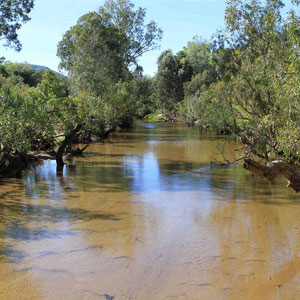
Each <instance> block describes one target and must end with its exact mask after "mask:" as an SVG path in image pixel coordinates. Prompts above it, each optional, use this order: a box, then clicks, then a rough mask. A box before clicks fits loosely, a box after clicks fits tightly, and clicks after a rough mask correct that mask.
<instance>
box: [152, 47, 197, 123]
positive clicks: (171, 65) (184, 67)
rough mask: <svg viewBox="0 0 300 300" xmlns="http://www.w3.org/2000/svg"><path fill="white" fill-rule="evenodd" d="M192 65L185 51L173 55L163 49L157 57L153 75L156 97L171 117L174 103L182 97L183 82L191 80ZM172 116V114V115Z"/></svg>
mask: <svg viewBox="0 0 300 300" xmlns="http://www.w3.org/2000/svg"><path fill="white" fill-rule="evenodd" d="M192 75H193V70H192V67H191V65H190V63H189V60H188V59H187V54H186V52H185V51H179V52H178V53H177V54H176V55H173V53H172V51H171V50H167V51H164V52H163V53H162V54H161V55H160V56H159V58H158V71H157V74H156V76H155V84H156V92H157V98H158V101H159V102H160V106H161V108H162V109H163V110H164V112H165V113H166V114H167V115H169V116H170V117H171V115H173V114H174V112H175V110H176V105H177V104H178V103H180V102H182V100H183V98H184V84H185V83H186V82H188V81H190V80H191V78H192ZM172 117H173V116H172Z"/></svg>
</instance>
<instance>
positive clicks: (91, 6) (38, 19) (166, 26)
mask: <svg viewBox="0 0 300 300" xmlns="http://www.w3.org/2000/svg"><path fill="white" fill-rule="evenodd" d="M132 2H133V3H134V4H135V7H143V8H146V9H147V14H146V21H147V20H148V21H150V20H153V21H155V22H157V23H158V25H159V27H160V28H161V29H162V30H163V32H164V36H163V40H162V41H161V43H160V45H161V48H160V50H155V51H151V52H148V53H146V54H144V56H143V57H142V58H141V59H140V61H139V62H140V64H141V65H142V66H143V68H144V73H145V74H148V75H154V73H155V72H156V70H157V64H156V61H157V58H158V56H159V54H160V53H161V52H162V51H163V50H166V49H172V50H173V52H174V53H176V52H178V51H179V50H181V49H182V48H183V47H184V46H185V45H186V44H187V42H188V41H191V40H192V38H193V37H194V36H195V35H199V36H202V37H203V38H205V39H210V37H211V36H212V34H213V33H215V32H216V30H217V29H220V28H222V27H224V10H225V0H184V1H183V0H147V1H146V0H133V1H132ZM103 3H104V0H83V1H82V0H51V1H49V0H48V1H47V0H36V1H35V7H34V9H33V11H32V12H31V14H30V17H31V21H29V22H28V23H26V24H24V25H23V26H22V28H21V30H20V31H19V38H20V41H21V43H22V45H23V49H22V51H21V52H19V53H17V52H15V51H13V50H12V49H5V48H4V47H3V46H2V45H1V46H0V47H1V53H0V56H4V57H6V59H7V60H10V61H12V62H28V63H33V64H38V65H44V66H47V67H49V68H51V69H53V70H57V69H58V64H59V59H58V58H57V57H56V47H57V44H58V42H59V41H60V40H61V38H62V36H63V34H64V32H66V31H67V30H68V29H69V28H70V27H71V26H73V25H75V24H76V22H77V20H78V18H79V17H80V16H82V15H83V14H85V13H88V12H90V11H94V10H97V9H98V8H99V7H100V6H101V5H103Z"/></svg>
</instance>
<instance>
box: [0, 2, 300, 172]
mask: <svg viewBox="0 0 300 300" xmlns="http://www.w3.org/2000/svg"><path fill="white" fill-rule="evenodd" d="M14 3H17V2H14ZM25 3H27V5H28V6H24V5H25ZM292 3H293V4H294V7H299V1H295V0H294V1H292ZM19 4H20V5H21V8H20V10H18V13H19V17H20V18H21V20H23V21H27V20H28V17H27V14H28V13H29V11H30V9H31V8H32V5H33V2H32V1H24V2H22V1H19ZM1 5H4V4H1ZM283 6H284V5H283V4H282V2H281V1H279V0H265V1H263V2H262V1H258V0H251V1H250V0H249V1H242V0H228V1H227V8H226V14H225V20H226V29H225V30H224V31H219V32H217V33H216V35H215V37H214V38H213V40H212V41H210V42H208V41H206V40H203V39H201V38H199V37H195V38H194V40H192V41H191V42H189V43H188V44H187V46H186V47H184V48H183V49H182V50H181V51H179V52H178V53H176V54H174V53H173V52H172V51H171V50H167V51H164V52H162V54H161V55H160V56H159V58H158V70H157V73H156V75H155V76H154V77H153V78H150V77H145V76H143V75H142V68H141V67H140V66H139V65H138V58H139V57H140V56H141V55H142V54H143V53H144V52H146V51H149V50H152V49H155V48H157V42H158V41H159V40H160V39H161V37H162V31H161V30H160V29H159V28H158V26H157V24H156V23H155V22H153V21H151V22H149V23H148V24H145V13H146V11H145V9H142V8H138V9H136V10H135V8H134V5H133V4H132V3H131V2H130V1H129V0H108V1H106V2H105V4H104V5H103V6H102V7H100V8H99V10H98V11H96V12H91V13H88V14H86V15H84V16H82V17H81V18H80V19H79V20H78V22H77V24H76V25H75V26H73V27H71V28H70V30H69V31H67V32H66V33H65V35H64V36H63V38H62V41H61V42H60V43H59V45H58V52H57V54H58V56H59V58H60V59H61V63H60V67H61V68H62V69H64V70H66V71H67V73H68V78H63V77H62V76H57V74H54V73H52V72H50V71H46V72H42V71H40V72H37V71H35V70H33V69H32V68H31V67H30V66H29V65H26V64H11V63H7V62H3V61H1V64H0V102H1V103H0V141H1V151H0V153H1V156H2V161H1V158H0V168H1V164H2V163H3V159H4V158H7V157H9V156H13V155H16V154H20V155H23V154H25V153H26V152H27V151H28V150H29V149H42V148H47V147H48V148H52V147H54V145H55V142H56V137H57V136H60V135H63V134H65V133H66V132H67V131H68V130H70V128H73V127H74V126H76V124H79V123H83V122H84V123H85V126H84V129H83V138H84V139H85V140H90V139H92V138H94V137H103V136H106V135H108V134H109V133H110V132H111V131H113V130H114V129H115V128H117V127H118V126H121V127H125V126H130V124H131V122H132V120H133V118H134V117H137V118H143V117H145V116H146V115H148V114H152V116H153V115H154V114H156V115H157V116H159V118H163V119H167V120H171V121H173V120H181V121H184V122H186V123H187V124H189V125H196V126H198V127H201V128H206V129H209V130H212V131H213V132H217V133H225V134H231V135H232V136H234V137H236V138H239V140H240V141H241V142H242V143H244V145H245V146H246V150H247V151H248V153H249V154H255V155H256V156H258V157H262V158H267V159H269V158H274V157H279V156H281V157H284V158H286V159H287V160H289V161H297V162H299V159H300V91H299V86H300V74H299V71H300V60H299V50H300V49H299V45H300V32H299V28H300V22H299V14H297V13H296V12H295V11H293V10H291V11H290V12H289V13H288V14H287V17H286V18H283V17H282V9H283ZM4 12H6V15H4ZM16 13H17V12H16V11H14V6H11V7H10V8H8V7H6V10H5V9H4V10H3V14H2V19H3V20H4V21H1V18H0V22H4V23H1V24H6V25H7V26H10V25H13V22H17V24H15V27H11V28H12V29H11V30H12V31H11V32H14V28H15V29H18V28H19V25H18V24H19V23H18V15H16ZM1 24H0V25H1ZM6 25H1V26H2V27H1V28H2V29H1V30H2V31H0V34H1V37H2V38H5V39H7V41H8V42H10V43H15V46H16V48H17V50H18V49H19V43H18V41H17V39H16V38H17V37H16V35H10V34H9V31H5V30H4V29H3V28H5V26H6ZM7 30H9V29H7Z"/></svg>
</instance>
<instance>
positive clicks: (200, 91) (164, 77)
mask: <svg viewBox="0 0 300 300" xmlns="http://www.w3.org/2000/svg"><path fill="white" fill-rule="evenodd" d="M293 3H294V4H295V6H299V2H298V1H293ZM283 7H284V5H283V3H282V2H281V1H277V0H268V1H264V3H261V2H260V1H256V0H252V1H242V0H230V1H227V9H226V15H225V19H226V30H225V31H224V32H218V33H217V34H216V37H215V38H214V40H213V41H212V42H211V43H207V42H205V41H201V40H199V39H195V40H194V41H193V42H190V43H189V44H188V46H187V47H185V48H184V49H183V50H182V51H180V52H179V53H178V54H177V55H173V54H172V52H171V51H166V52H164V53H162V55H161V57H160V58H159V61H158V65H159V66H158V73H157V75H156V77H155V80H156V82H157V84H156V87H157V89H156V93H157V95H158V98H159V101H160V102H161V107H162V109H163V110H164V111H165V113H172V114H174V113H175V114H177V117H179V118H181V119H182V120H184V121H185V122H186V123H188V124H197V126H200V127H204V128H209V129H211V130H213V131H214V132H223V133H230V134H232V135H235V136H237V137H239V139H240V140H241V141H242V142H243V143H244V144H245V146H246V149H247V151H248V152H249V153H252V154H255V155H257V156H259V157H263V158H272V157H273V158H274V157H278V156H282V157H285V158H287V159H288V160H296V161H297V160H299V158H300V91H299V86H300V74H299V71H300V63H299V50H300V49H299V45H300V34H299V24H300V22H299V15H297V14H296V12H295V11H293V10H292V11H290V12H289V13H288V16H287V18H285V19H284V18H283V17H282V13H281V12H282V8H283Z"/></svg>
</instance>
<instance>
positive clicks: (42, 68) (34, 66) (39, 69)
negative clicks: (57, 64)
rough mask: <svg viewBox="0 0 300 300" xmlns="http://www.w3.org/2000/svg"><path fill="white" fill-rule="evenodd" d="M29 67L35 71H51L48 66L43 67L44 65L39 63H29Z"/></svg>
mask: <svg viewBox="0 0 300 300" xmlns="http://www.w3.org/2000/svg"><path fill="white" fill-rule="evenodd" d="M29 65H30V67H31V68H32V69H34V70H36V71H37V72H39V71H42V72H43V71H52V70H51V69H50V68H48V67H45V66H39V65H33V64H29ZM52 72H55V71H52Z"/></svg>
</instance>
